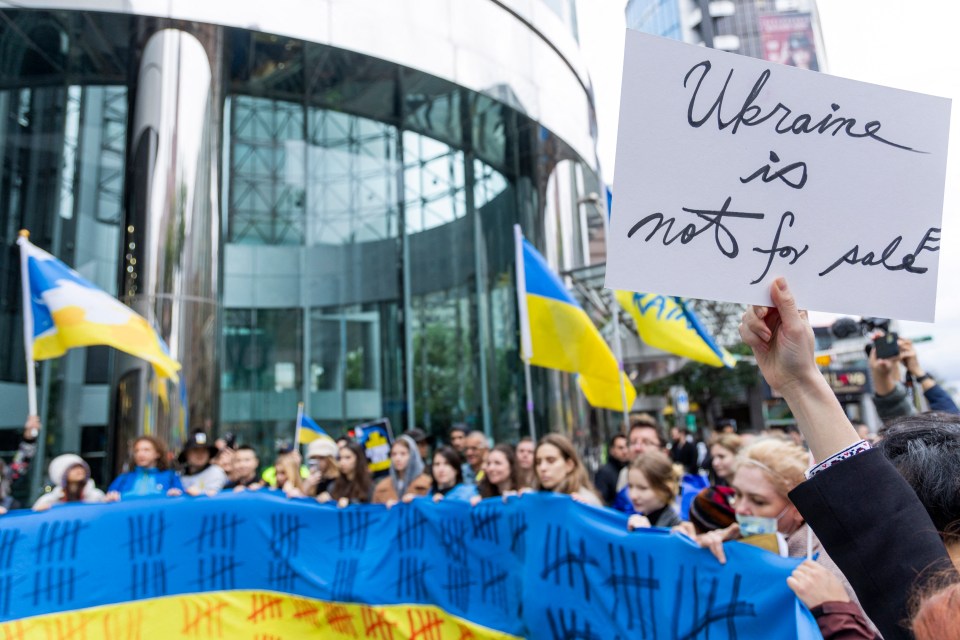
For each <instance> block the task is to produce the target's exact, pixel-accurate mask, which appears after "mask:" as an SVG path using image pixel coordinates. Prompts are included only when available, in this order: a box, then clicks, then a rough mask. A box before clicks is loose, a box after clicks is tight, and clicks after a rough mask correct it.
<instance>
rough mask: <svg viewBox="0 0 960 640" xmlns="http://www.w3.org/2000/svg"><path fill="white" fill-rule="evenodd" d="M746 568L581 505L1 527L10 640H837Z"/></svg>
mask: <svg viewBox="0 0 960 640" xmlns="http://www.w3.org/2000/svg"><path fill="white" fill-rule="evenodd" d="M725 551H726V555H727V564H725V565H721V564H720V563H719V562H717V561H716V559H715V558H714V557H713V556H712V555H711V554H710V552H709V551H707V550H706V549H700V548H698V547H697V546H696V544H695V543H693V542H692V541H691V540H689V539H688V538H685V537H683V536H681V535H679V534H671V533H670V531H668V530H666V529H647V530H641V531H637V532H628V531H627V517H626V516H625V515H624V514H621V513H618V512H615V511H613V510H610V509H600V508H595V507H589V506H587V505H582V504H579V503H576V502H574V501H573V500H571V499H570V498H569V497H568V496H559V495H555V494H530V495H526V496H524V497H522V498H510V499H509V500H508V502H507V503H504V502H503V500H502V499H500V498H496V499H490V500H485V501H483V502H481V503H480V504H479V505H477V506H476V507H471V506H470V504H469V503H465V502H458V501H454V500H443V501H442V502H440V503H438V504H435V503H434V502H433V501H432V500H431V499H430V498H418V499H415V500H414V501H413V502H411V503H410V504H402V503H401V504H398V505H397V506H395V507H393V508H392V509H387V508H385V507H383V506H380V505H359V506H351V507H347V508H345V509H338V508H336V507H335V506H333V505H330V504H323V505H321V504H318V503H317V502H316V501H315V500H312V499H305V498H302V499H293V500H288V499H286V498H285V497H284V496H283V494H282V493H279V492H276V491H270V490H262V491H258V492H249V491H248V492H243V493H239V494H235V493H232V492H231V493H227V494H220V495H218V496H215V497H212V498H210V497H206V496H203V497H197V498H192V497H186V496H185V497H180V498H144V499H141V500H136V499H134V500H124V501H122V502H120V503H117V504H106V505H82V504H74V505H65V506H57V507H54V508H53V509H51V510H50V511H47V512H43V513H32V512H30V511H25V512H24V511H13V512H11V513H8V514H7V515H5V516H4V517H3V518H0V638H6V639H11V640H14V639H17V640H32V639H33V638H37V639H39V640H83V639H87V640H92V639H94V638H97V639H100V638H103V639H105V640H178V639H181V638H183V639H189V640H197V639H205V638H217V639H224V640H294V639H299V638H334V639H344V640H346V639H353V640H356V639H357V638H370V639H374V640H468V639H471V640H502V639H512V638H519V637H524V638H532V639H534V640H558V639H561V638H582V639H590V640H593V639H596V640H601V639H602V640H606V639H607V638H610V639H613V638H647V639H649V640H652V639H654V638H660V639H661V640H665V639H668V638H673V639H676V640H679V639H680V638H688V639H690V640H694V639H695V638H701V639H703V638H710V640H737V639H739V640H745V639H747V638H763V640H800V639H804V640H806V639H807V638H819V637H820V635H819V632H818V631H817V625H816V622H815V621H814V620H813V617H812V616H811V615H810V612H809V611H808V610H807V609H806V607H804V606H803V605H801V604H800V603H799V601H798V600H797V599H796V596H794V595H793V593H792V592H791V591H790V589H789V588H788V587H787V584H786V579H787V577H788V576H789V575H790V573H791V572H792V571H793V569H794V568H795V567H796V566H797V565H798V564H799V562H800V559H789V558H781V557H779V556H777V555H774V554H772V553H769V552H766V551H763V550H761V549H758V548H756V547H751V546H748V545H745V544H741V543H738V542H732V543H728V544H727V545H725Z"/></svg>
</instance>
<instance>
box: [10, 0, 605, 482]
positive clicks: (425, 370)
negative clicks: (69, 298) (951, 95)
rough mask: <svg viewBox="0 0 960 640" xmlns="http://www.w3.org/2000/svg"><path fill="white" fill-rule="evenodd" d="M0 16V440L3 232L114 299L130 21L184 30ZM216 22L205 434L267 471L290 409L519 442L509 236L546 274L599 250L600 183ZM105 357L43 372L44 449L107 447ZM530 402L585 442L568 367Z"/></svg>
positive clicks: (507, 123) (404, 96)
mask: <svg viewBox="0 0 960 640" xmlns="http://www.w3.org/2000/svg"><path fill="white" fill-rule="evenodd" d="M0 19H2V20H3V23H2V24H0V51H3V52H4V55H3V56H0V114H2V117H0V154H2V155H0V157H2V158H3V174H2V179H0V204H2V208H0V217H2V226H0V233H2V238H3V241H4V242H5V243H6V245H7V247H8V250H7V251H6V252H3V253H2V254H0V270H2V272H3V277H2V279H0V356H2V357H0V397H2V398H3V399H4V400H5V401H7V400H9V402H8V404H7V405H6V406H8V407H12V410H11V411H8V412H5V415H6V417H5V418H4V419H3V420H4V422H3V424H2V425H0V426H2V427H3V428H0V452H3V451H4V450H5V449H6V448H7V447H8V446H9V445H10V444H12V443H15V440H16V431H15V430H14V428H15V427H18V426H19V425H20V424H22V423H21V422H20V416H22V415H25V413H26V407H25V404H26V402H25V393H24V390H23V379H24V366H23V364H22V363H23V357H22V348H23V344H22V327H21V321H20V313H21V311H20V301H19V267H18V263H17V258H16V252H15V250H14V249H13V248H12V246H13V244H14V242H15V239H16V232H17V230H18V229H19V228H20V227H28V228H30V229H31V231H32V232H33V236H32V238H33V240H34V241H35V242H36V243H37V244H38V245H39V246H42V247H44V248H47V249H49V250H51V251H52V252H53V253H55V254H57V255H58V256H60V257H61V258H63V259H64V260H65V261H67V262H68V263H70V264H73V265H76V266H77V268H78V270H80V271H81V272H82V273H83V274H84V275H86V276H87V277H89V278H90V279H91V280H94V281H95V282H97V283H98V284H100V285H101V286H103V288H105V289H106V290H107V291H110V292H111V293H116V292H117V283H118V282H119V281H120V279H121V274H120V273H119V272H120V270H121V268H122V267H121V260H120V259H121V258H122V257H123V249H122V247H121V242H122V241H123V240H122V238H123V231H124V229H123V228H122V227H123V222H122V220H123V212H124V206H125V205H124V197H123V194H124V187H125V181H126V182H127V183H129V182H130V180H131V177H130V176H129V175H125V173H129V171H128V170H127V168H126V166H125V163H126V160H125V159H126V157H127V153H128V147H129V140H128V136H127V130H126V127H127V121H128V115H127V110H128V106H129V101H130V100H131V99H132V96H133V95H134V94H135V93H136V86H135V82H136V81H135V74H133V73H132V71H131V69H136V67H137V64H138V61H139V55H140V52H139V49H138V47H140V46H142V43H143V42H145V41H146V40H147V38H148V37H149V35H150V34H151V33H153V32H156V30H158V29H163V28H174V29H186V30H189V29H190V28H191V26H190V24H187V23H180V22H177V21H175V20H166V19H162V18H143V17H138V16H132V15H114V14H96V13H89V12H84V13H79V12H68V11H51V12H45V11H18V10H5V11H0ZM205 28H207V29H209V26H207V27H205ZM219 29H222V33H221V34H220V36H222V37H221V38H220V40H219V41H220V42H222V43H223V46H222V49H218V50H217V52H216V54H215V55H219V59H214V60H213V65H214V66H215V65H220V68H221V69H222V71H223V77H224V95H223V101H224V102H223V118H222V123H221V135H220V138H221V141H222V147H221V149H220V150H219V155H220V157H221V167H220V182H219V188H220V194H219V195H220V197H219V201H220V207H221V208H220V216H221V229H222V238H221V252H220V253H221V255H222V256H223V264H222V270H221V271H220V273H221V274H222V275H221V276H220V278H221V282H220V291H221V292H222V308H221V310H220V314H219V324H220V335H221V344H220V349H219V352H220V363H219V365H220V392H219V394H220V395H219V397H220V408H219V412H217V411H211V412H210V413H209V415H219V416H220V423H219V424H218V425H215V426H214V428H215V429H216V430H217V431H219V432H224V431H233V432H235V433H237V434H238V436H239V438H240V440H241V441H244V442H250V443H252V444H254V445H256V446H258V447H260V448H261V450H262V451H263V452H264V455H263V458H264V459H265V460H267V459H269V458H270V456H271V455H272V451H271V450H272V448H273V446H274V442H275V440H277V439H289V438H291V437H292V433H293V428H292V427H293V420H294V417H295V415H296V412H297V402H298V401H301V400H302V401H304V402H305V405H306V411H307V413H308V414H309V415H311V416H312V417H313V418H315V419H316V420H317V421H318V422H320V424H321V425H323V426H325V427H326V428H328V429H329V430H330V431H331V433H339V432H340V431H341V430H344V429H345V428H347V427H349V426H351V425H354V424H357V423H359V422H362V421H364V420H368V419H376V418H379V417H381V416H386V417H388V418H389V419H390V421H391V423H392V424H393V425H394V429H395V430H396V431H398V432H399V431H401V430H403V429H406V428H409V427H412V426H419V427H421V428H424V429H426V430H428V431H430V432H433V433H435V434H437V435H441V436H442V435H444V434H445V433H446V430H447V429H449V427H450V426H452V425H453V424H465V425H467V426H468V427H469V428H477V429H481V430H485V431H487V432H488V433H489V434H490V435H492V436H493V437H495V438H496V439H498V440H508V441H509V440H515V439H517V438H518V437H520V436H521V435H523V434H524V433H525V432H526V422H525V418H524V414H523V411H522V407H523V401H524V399H523V378H522V367H521V363H520V360H519V357H518V354H517V319H516V302H515V287H514V283H515V274H514V247H513V230H512V225H513V224H514V223H520V224H521V225H522V226H523V228H524V232H525V234H526V235H527V237H529V238H531V239H532V240H533V241H534V242H535V243H536V244H537V245H539V246H541V248H543V250H544V253H545V255H547V256H548V257H549V258H550V260H551V261H552V262H553V264H554V265H555V266H556V267H557V268H558V269H560V270H565V269H571V268H575V267H579V266H583V265H584V264H587V263H589V262H591V261H592V260H594V259H595V258H596V257H598V256H596V255H595V254H593V253H592V252H591V241H592V239H594V237H595V231H596V228H597V226H598V225H597V216H598V213H597V212H596V211H595V210H592V209H590V207H589V206H585V205H584V204H583V203H584V202H585V196H586V195H588V194H590V193H594V192H599V191H600V188H599V182H598V180H597V177H596V176H595V174H594V173H593V172H592V171H591V170H590V169H589V166H588V164H586V163H584V162H582V161H581V160H580V159H579V158H578V157H577V155H576V154H575V153H574V152H573V151H572V150H571V149H570V147H569V146H568V145H566V144H565V143H564V142H563V141H562V140H560V139H559V138H557V137H556V136H554V135H553V134H552V133H551V132H550V131H548V130H546V129H544V128H543V127H542V126H540V125H539V124H538V123H537V122H535V121H533V120H531V119H529V118H528V117H526V116H525V115H523V114H521V113H519V112H518V111H516V110H514V109H513V108H511V107H509V106H507V105H506V104H504V103H502V102H499V101H497V100H494V99H492V98H490V97H488V96H486V95H483V94H479V93H476V92H473V91H469V90H467V89H464V88H463V87H459V86H457V85H455V84H452V83H450V82H448V81H445V80H443V79H440V78H437V77H434V76H430V75H427V74H424V73H422V72H418V71H414V70H412V69H409V68H406V67H402V66H400V65H397V64H393V63H390V62H386V61H383V60H379V59H376V58H371V57H369V56H365V55H361V54H358V53H355V52H350V51H345V50H342V49H336V48H333V47H329V46H324V45H320V44H314V43H309V42H304V41H302V40H297V39H293V38H285V37H280V36H275V35H270V34H264V33H257V32H251V31H248V30H243V29H238V28H232V27H220V28H219ZM51 52H52V53H51ZM208 53H209V52H208ZM585 126H587V123H585ZM599 226H600V228H601V229H602V219H601V224H600V225H599ZM112 357H113V356H112V354H110V353H109V352H108V351H106V350H103V349H86V350H78V351H76V352H71V354H70V355H68V356H67V357H65V358H63V359H60V360H56V361H52V362H50V363H47V364H45V365H43V368H42V375H41V379H42V380H43V385H44V386H43V390H42V391H41V402H42V403H43V404H44V406H45V409H44V417H45V419H46V423H47V425H48V427H49V437H48V439H47V441H46V446H47V455H48V456H51V455H56V454H58V453H61V452H64V451H81V452H82V453H84V455H85V456H87V457H91V458H95V457H96V456H103V455H104V451H106V450H107V449H108V448H109V446H108V445H107V444H106V442H107V441H108V440H109V438H108V435H109V434H108V428H107V425H108V424H109V423H110V420H111V413H112V407H111V402H112V400H111V398H112V391H111V390H110V388H109V385H108V382H109V380H110V379H111V377H110V366H111V362H112ZM534 395H535V398H534V400H535V404H536V407H537V422H538V429H540V430H547V429H548V428H549V429H563V430H567V431H571V430H572V429H573V428H576V429H578V430H586V432H587V433H589V432H590V430H591V429H594V428H595V427H596V424H595V423H596V422H597V420H600V421H602V420H603V416H602V415H601V414H599V413H597V412H588V411H587V410H586V407H585V405H584V404H583V402H582V400H581V399H580V395H579V393H578V392H577V391H576V389H575V385H574V384H573V382H572V380H571V379H570V377H569V376H566V375H561V374H558V373H556V372H547V371H543V370H535V371H534ZM21 405H22V409H23V410H22V411H21V410H20V407H21ZM191 426H195V425H191ZM117 447H120V444H117ZM105 475H106V476H109V475H111V474H110V472H109V471H108V472H107V473H106V474H105ZM101 479H102V478H101Z"/></svg>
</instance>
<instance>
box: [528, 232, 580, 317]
mask: <svg viewBox="0 0 960 640" xmlns="http://www.w3.org/2000/svg"><path fill="white" fill-rule="evenodd" d="M523 268H524V270H525V271H526V274H525V275H526V283H527V293H532V294H534V295H538V296H543V297H544V298H553V299H554V300H559V301H560V302H566V303H567V304H572V305H573V306H575V307H578V308H579V307H580V304H579V303H578V302H577V301H576V300H574V299H573V296H571V295H570V292H569V291H567V288H566V287H564V286H563V282H561V280H560V278H559V276H557V274H555V273H554V272H553V270H552V269H550V265H548V264H547V261H546V260H544V258H543V256H542V255H540V252H539V251H537V250H536V249H535V248H534V246H533V245H532V244H530V242H529V241H527V240H526V239H524V241H523Z"/></svg>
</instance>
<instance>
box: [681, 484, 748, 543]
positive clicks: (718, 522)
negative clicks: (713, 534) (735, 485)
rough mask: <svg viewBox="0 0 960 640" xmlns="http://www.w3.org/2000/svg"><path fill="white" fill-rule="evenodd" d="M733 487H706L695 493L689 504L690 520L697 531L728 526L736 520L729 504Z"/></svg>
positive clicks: (701, 531)
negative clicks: (695, 495)
mask: <svg viewBox="0 0 960 640" xmlns="http://www.w3.org/2000/svg"><path fill="white" fill-rule="evenodd" d="M732 498H733V489H731V488H730V487H707V488H706V489H703V490H702V491H700V493H698V494H697V497H696V498H694V499H693V502H692V503H691V504H690V522H692V523H693V526H694V528H695V529H696V530H697V533H706V532H708V531H714V530H715V529H723V528H725V527H729V526H730V525H731V524H733V523H734V522H736V521H737V518H736V512H734V510H733V507H732V506H731V504H730V503H731V501H732V500H731V499H732Z"/></svg>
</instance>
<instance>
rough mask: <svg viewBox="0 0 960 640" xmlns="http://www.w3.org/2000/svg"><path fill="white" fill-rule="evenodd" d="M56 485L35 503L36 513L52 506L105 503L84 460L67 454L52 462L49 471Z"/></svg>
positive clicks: (101, 492)
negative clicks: (70, 503) (75, 503)
mask: <svg viewBox="0 0 960 640" xmlns="http://www.w3.org/2000/svg"><path fill="white" fill-rule="evenodd" d="M47 473H48V475H49V476H50V480H52V481H53V482H54V484H55V485H56V486H55V487H54V488H53V489H52V490H51V491H49V492H47V493H45V494H43V495H42V496H40V497H39V498H37V501H36V502H35V503H33V510H34V511H46V510H47V509H49V508H50V507H52V506H55V505H58V504H66V503H68V502H86V503H98V502H103V501H104V498H105V496H104V494H103V491H101V490H100V489H97V485H96V484H95V483H94V482H93V480H92V479H91V478H90V467H89V466H88V465H87V463H86V462H84V460H83V458H81V457H80V456H78V455H76V454H73V453H65V454H63V455H62V456H57V457H56V458H54V459H53V460H51V461H50V466H49V467H48V470H47Z"/></svg>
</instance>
